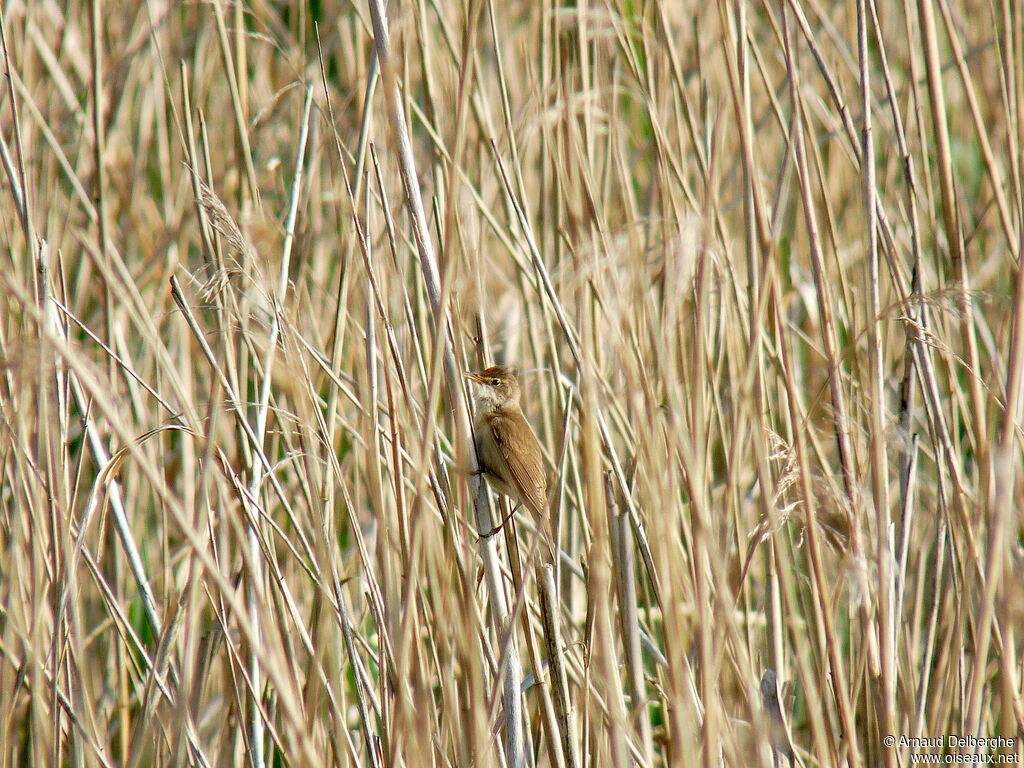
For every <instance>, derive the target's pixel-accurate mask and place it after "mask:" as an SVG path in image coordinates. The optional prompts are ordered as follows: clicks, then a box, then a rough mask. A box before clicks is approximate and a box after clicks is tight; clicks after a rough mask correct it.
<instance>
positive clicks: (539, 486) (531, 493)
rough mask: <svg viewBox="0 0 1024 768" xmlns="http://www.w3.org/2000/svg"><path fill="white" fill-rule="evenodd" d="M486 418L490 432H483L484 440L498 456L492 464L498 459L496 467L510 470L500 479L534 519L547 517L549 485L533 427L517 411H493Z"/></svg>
mask: <svg viewBox="0 0 1024 768" xmlns="http://www.w3.org/2000/svg"><path fill="white" fill-rule="evenodd" d="M486 418H487V425H488V426H489V427H490V429H489V430H483V432H484V433H485V436H486V437H485V439H489V441H492V445H493V447H494V448H495V451H494V454H496V455H495V456H493V457H492V461H493V459H498V460H499V461H496V462H494V463H497V464H500V465H502V469H506V470H507V471H506V472H503V473H501V474H504V475H505V477H502V478H501V479H502V480H504V481H505V482H506V483H508V484H509V485H512V486H514V487H515V490H516V491H517V492H518V493H519V497H520V500H521V501H522V502H523V503H524V504H525V505H526V506H527V507H529V509H530V511H531V512H533V514H534V515H536V516H537V517H539V518H541V517H544V516H545V514H546V512H547V508H548V499H547V490H548V482H547V477H546V476H545V473H544V462H543V460H542V458H541V451H540V443H539V442H538V441H537V436H536V435H535V434H534V433H533V429H531V427H530V423H529V422H528V421H527V420H526V419H525V418H524V417H523V415H522V414H521V413H519V412H518V411H508V410H505V409H503V408H502V409H498V410H496V411H491V412H490V413H489V414H487V416H486ZM488 433H489V434H488ZM530 443H532V445H531V444H530ZM487 447H491V446H487ZM488 453H489V451H488Z"/></svg>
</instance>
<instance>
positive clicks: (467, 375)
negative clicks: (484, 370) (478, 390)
mask: <svg viewBox="0 0 1024 768" xmlns="http://www.w3.org/2000/svg"><path fill="white" fill-rule="evenodd" d="M462 377H463V378H464V379H469V380H470V381H475V382H476V383H477V384H483V383H484V380H483V379H481V378H480V374H479V373H464V374H462Z"/></svg>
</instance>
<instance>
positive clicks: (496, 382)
mask: <svg viewBox="0 0 1024 768" xmlns="http://www.w3.org/2000/svg"><path fill="white" fill-rule="evenodd" d="M500 384H501V379H491V386H492V387H497V386H499V385H500Z"/></svg>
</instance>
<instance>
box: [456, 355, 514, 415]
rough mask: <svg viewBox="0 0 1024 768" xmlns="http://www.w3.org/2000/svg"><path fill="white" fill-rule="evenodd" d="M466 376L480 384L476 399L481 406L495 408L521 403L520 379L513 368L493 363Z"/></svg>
mask: <svg viewBox="0 0 1024 768" xmlns="http://www.w3.org/2000/svg"><path fill="white" fill-rule="evenodd" d="M465 376H466V378H467V379H469V380H470V381H472V382H475V383H476V384H477V385H478V386H477V388H476V399H477V403H478V404H479V405H480V406H481V407H483V408H485V409H488V408H489V409H494V408H508V407H512V406H518V405H519V381H518V380H517V379H516V374H515V372H514V371H513V370H512V369H511V368H505V367H504V366H501V365H492V366H491V367H490V368H484V369H483V370H482V371H478V372H476V373H467V374H465Z"/></svg>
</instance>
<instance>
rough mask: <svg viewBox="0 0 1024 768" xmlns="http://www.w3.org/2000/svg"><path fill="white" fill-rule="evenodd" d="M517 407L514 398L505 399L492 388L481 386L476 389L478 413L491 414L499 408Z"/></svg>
mask: <svg viewBox="0 0 1024 768" xmlns="http://www.w3.org/2000/svg"><path fill="white" fill-rule="evenodd" d="M515 405H517V403H515V402H513V401H512V398H505V397H504V396H503V395H502V394H500V393H499V392H496V391H495V390H494V389H493V388H492V387H488V386H480V387H477V388H476V412H477V413H481V414H482V413H490V412H491V411H496V410H498V409H499V408H511V407H514V406H515Z"/></svg>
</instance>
